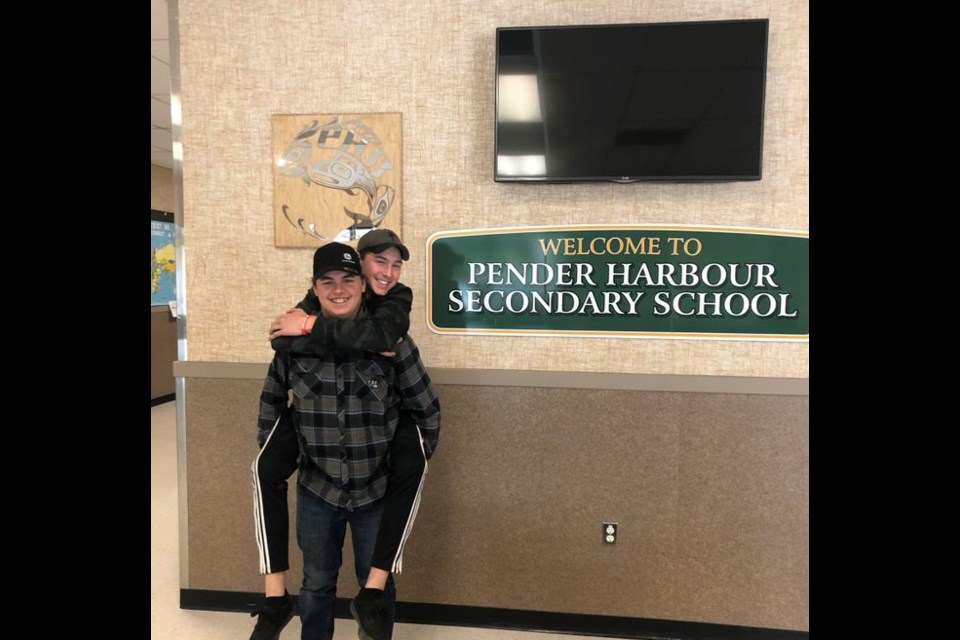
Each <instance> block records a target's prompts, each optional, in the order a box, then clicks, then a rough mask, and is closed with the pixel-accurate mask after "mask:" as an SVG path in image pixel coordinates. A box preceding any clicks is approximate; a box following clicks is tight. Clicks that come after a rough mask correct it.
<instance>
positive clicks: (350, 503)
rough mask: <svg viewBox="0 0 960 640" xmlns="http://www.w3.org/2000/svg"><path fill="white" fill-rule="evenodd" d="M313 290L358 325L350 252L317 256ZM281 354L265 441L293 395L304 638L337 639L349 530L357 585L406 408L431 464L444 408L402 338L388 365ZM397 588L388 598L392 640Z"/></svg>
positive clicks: (268, 385) (361, 357)
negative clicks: (340, 581)
mask: <svg viewBox="0 0 960 640" xmlns="http://www.w3.org/2000/svg"><path fill="white" fill-rule="evenodd" d="M314 289H315V293H316V295H317V297H318V299H319V301H320V305H321V310H322V314H323V315H324V317H336V318H348V319H355V318H358V317H362V315H363V314H365V313H366V311H365V309H364V308H363V306H362V299H363V291H364V289H365V282H364V278H363V274H362V272H361V270H360V259H359V256H358V255H357V253H356V252H355V251H354V250H353V249H352V248H351V247H350V246H348V245H344V244H340V243H330V244H327V245H324V246H323V247H320V248H319V249H318V250H317V251H316V253H315V254H314ZM296 351H297V349H296V345H295V344H294V346H293V347H292V348H291V351H289V352H286V351H285V352H278V353H277V354H276V356H275V357H274V359H273V362H272V363H271V365H270V369H269V372H268V374H267V380H266V382H265V383H264V389H263V393H262V395H261V400H260V418H259V434H258V436H259V439H260V441H261V443H262V442H264V441H266V440H267V439H268V438H269V436H270V433H271V430H272V429H273V428H274V427H275V426H276V424H277V422H278V420H279V418H280V415H281V412H282V410H283V409H284V407H285V406H286V404H287V392H288V390H292V391H293V407H294V408H295V411H294V425H295V429H296V432H297V437H298V439H299V442H300V447H301V450H302V452H303V455H302V456H301V460H300V466H299V473H298V482H297V540H298V544H299V545H300V548H301V550H302V551H303V554H304V577H303V586H302V587H301V589H300V594H299V605H300V619H301V625H302V629H303V631H302V635H301V638H302V640H315V639H316V640H330V639H332V637H333V619H334V601H335V597H336V583H337V575H338V572H339V568H340V564H341V551H342V545H343V539H344V535H345V531H346V524H347V523H349V524H350V530H351V536H352V539H353V546H354V552H355V565H356V574H357V579H358V582H359V583H360V584H361V585H363V584H364V582H365V581H366V578H367V575H368V573H369V571H370V561H371V555H372V553H373V547H374V543H375V541H376V536H377V531H378V527H379V522H380V516H381V513H382V510H383V500H382V498H383V496H384V493H385V490H386V486H387V476H388V473H389V468H388V465H387V453H388V451H389V448H390V443H391V439H392V437H393V434H394V432H395V431H396V428H397V424H398V409H399V408H400V407H403V408H404V409H405V410H407V411H409V413H410V415H411V417H412V418H413V419H414V420H415V421H416V424H417V425H418V426H419V427H420V432H421V434H422V438H423V449H424V454H425V456H426V457H427V458H429V457H430V455H432V452H433V450H434V448H435V447H436V444H437V438H438V436H439V430H440V403H439V400H438V399H437V395H436V392H435V391H434V389H433V386H432V384H431V382H430V378H429V376H428V375H427V373H426V371H425V369H424V367H423V363H422V362H421V360H420V355H419V351H418V349H417V347H416V344H415V343H414V342H413V340H412V339H411V338H410V337H409V336H406V337H405V338H404V340H403V342H401V343H399V344H397V345H396V346H395V348H394V351H395V353H396V355H395V356H394V357H393V358H385V357H382V356H379V355H377V354H371V353H368V352H341V353H330V354H326V355H316V354H305V353H297V352H296ZM394 602H395V590H394V586H393V581H392V579H391V580H390V581H389V582H388V584H387V588H386V589H385V592H384V604H385V607H386V618H387V629H386V631H385V635H386V637H389V635H390V633H391V630H392V625H393V609H394Z"/></svg>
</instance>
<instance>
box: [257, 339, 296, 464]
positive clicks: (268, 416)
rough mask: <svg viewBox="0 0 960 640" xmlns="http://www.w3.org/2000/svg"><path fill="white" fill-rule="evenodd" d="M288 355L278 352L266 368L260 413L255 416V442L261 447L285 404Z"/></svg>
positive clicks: (287, 385) (287, 386) (288, 386)
mask: <svg viewBox="0 0 960 640" xmlns="http://www.w3.org/2000/svg"><path fill="white" fill-rule="evenodd" d="M289 359H290V358H289V355H286V354H282V353H278V354H276V355H275V356H274V357H273V361H272V362H271V363H270V368H269V369H267V379H266V380H264V382H263V391H261V392H260V415H259V416H258V418H257V444H258V445H260V447H261V448H262V447H263V443H264V442H266V441H267V436H269V435H270V430H271V429H273V426H274V425H275V424H276V423H277V419H279V418H280V412H281V411H283V409H284V407H286V406H287V390H288V389H289V388H290V385H289V384H288V382H287V371H288V369H289Z"/></svg>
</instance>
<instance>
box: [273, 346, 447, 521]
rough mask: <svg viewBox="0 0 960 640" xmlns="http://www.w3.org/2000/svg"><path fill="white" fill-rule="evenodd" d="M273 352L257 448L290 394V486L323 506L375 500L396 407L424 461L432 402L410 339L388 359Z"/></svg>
mask: <svg viewBox="0 0 960 640" xmlns="http://www.w3.org/2000/svg"><path fill="white" fill-rule="evenodd" d="M291 348H292V350H293V351H294V352H293V353H290V352H283V353H280V352H278V353H277V354H276V355H275V356H274V358H273V361H272V362H271V363H270V369H269V371H268V373H267V379H266V381H265V382H264V385H263V392H262V393H261V396H260V417H259V422H258V430H259V433H258V437H259V439H260V441H261V442H262V441H263V440H264V439H265V438H266V435H267V433H268V432H269V431H270V429H271V428H272V427H273V425H274V423H275V422H276V420H277V418H278V417H279V415H280V411H281V410H282V409H283V407H285V406H286V404H287V391H288V390H290V389H292V390H293V403H294V406H295V407H296V412H295V419H294V424H295V425H296V430H297V436H298V438H299V440H300V450H301V454H302V455H301V456H300V465H299V474H298V481H299V482H300V484H302V485H304V486H305V487H306V488H307V489H309V490H310V491H311V492H313V493H314V494H316V495H317V496H318V497H319V498H321V499H322V500H324V501H326V502H327V503H329V504H331V505H334V506H337V507H343V508H346V509H350V510H352V509H355V508H358V507H363V506H366V505H369V504H372V503H374V502H376V501H377V500H379V499H380V498H382V497H383V495H384V493H385V492H386V487H387V475H388V473H389V469H388V467H387V454H388V452H389V449H390V443H391V441H392V440H393V434H394V432H395V431H396V428H397V422H398V409H399V408H400V407H401V406H402V407H403V408H405V409H406V410H407V411H409V413H410V416H411V418H412V419H413V421H414V422H416V424H417V425H418V426H419V427H420V430H421V433H422V434H423V438H424V443H423V445H424V449H425V451H426V455H427V458H429V457H430V456H432V455H433V451H434V450H435V449H436V446H437V440H438V438H439V435H440V400H439V399H438V398H437V394H436V391H435V390H434V388H433V385H432V384H431V382H430V376H429V375H428V374H427V372H426V370H425V369H424V367H423V363H422V362H421V360H420V351H419V349H417V345H416V343H414V341H413V339H411V338H410V336H404V339H403V342H401V343H400V344H398V345H396V346H395V348H394V351H395V352H396V354H397V355H396V357H394V358H384V357H382V356H379V355H377V354H372V353H369V352H360V351H354V352H345V353H330V354H326V355H320V356H318V355H312V354H303V353H296V352H295V351H296V344H295V343H294V344H293V345H292V346H291Z"/></svg>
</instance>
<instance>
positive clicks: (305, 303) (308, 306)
mask: <svg viewBox="0 0 960 640" xmlns="http://www.w3.org/2000/svg"><path fill="white" fill-rule="evenodd" d="M296 308H297V309H303V310H304V311H306V312H307V313H309V314H311V315H316V314H318V313H320V299H319V298H317V294H315V293H314V292H313V289H307V295H305V296H303V300H301V301H300V302H298V303H297V307H296Z"/></svg>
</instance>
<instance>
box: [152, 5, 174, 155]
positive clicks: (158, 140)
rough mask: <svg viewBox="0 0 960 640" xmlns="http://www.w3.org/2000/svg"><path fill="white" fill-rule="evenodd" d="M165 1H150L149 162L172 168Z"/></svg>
mask: <svg viewBox="0 0 960 640" xmlns="http://www.w3.org/2000/svg"><path fill="white" fill-rule="evenodd" d="M169 31H170V26H169V20H168V14H167V0H150V162H151V163H152V164H156V165H160V166H161V167H167V168H169V169H173V131H172V125H171V123H170V35H169Z"/></svg>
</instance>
